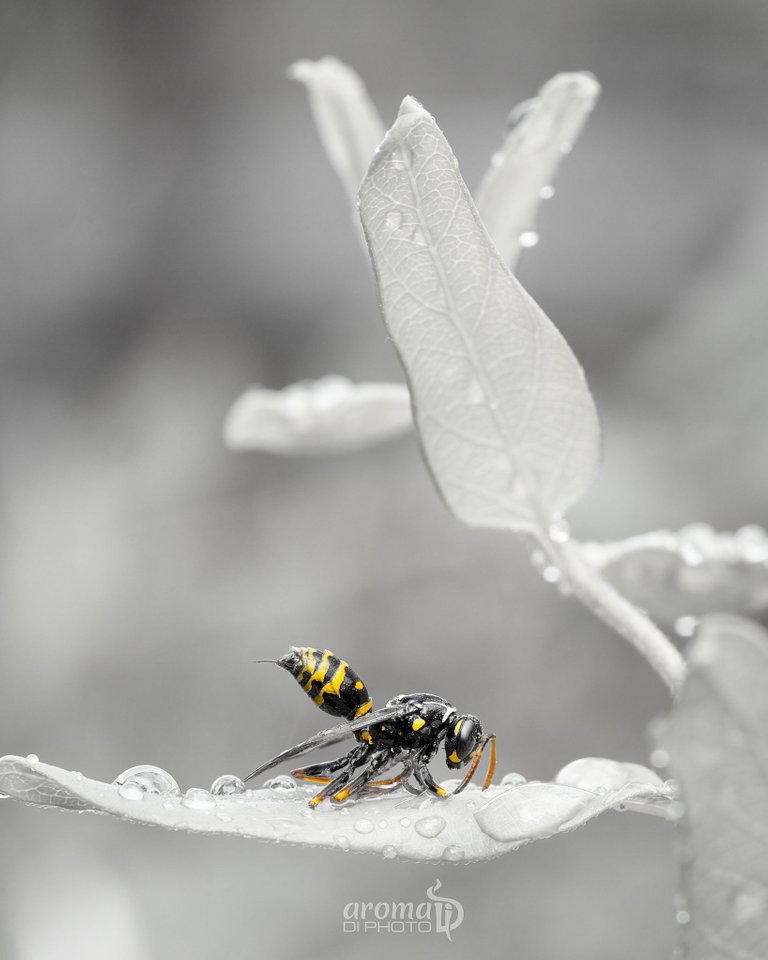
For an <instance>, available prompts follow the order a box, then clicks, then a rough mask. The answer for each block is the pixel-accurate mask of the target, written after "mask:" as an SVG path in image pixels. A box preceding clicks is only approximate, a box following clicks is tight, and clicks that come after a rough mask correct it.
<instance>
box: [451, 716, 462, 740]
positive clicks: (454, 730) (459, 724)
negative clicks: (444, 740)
mask: <svg viewBox="0 0 768 960" xmlns="http://www.w3.org/2000/svg"><path fill="white" fill-rule="evenodd" d="M462 723H464V717H462V718H461V720H459V722H458V723H457V724H456V726H455V727H454V728H453V735H454V737H458V735H459V730H461V725H462Z"/></svg>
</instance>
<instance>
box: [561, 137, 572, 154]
mask: <svg viewBox="0 0 768 960" xmlns="http://www.w3.org/2000/svg"><path fill="white" fill-rule="evenodd" d="M571 150H573V144H572V143H571V141H570V140H563V142H562V143H561V144H560V153H570V152H571Z"/></svg>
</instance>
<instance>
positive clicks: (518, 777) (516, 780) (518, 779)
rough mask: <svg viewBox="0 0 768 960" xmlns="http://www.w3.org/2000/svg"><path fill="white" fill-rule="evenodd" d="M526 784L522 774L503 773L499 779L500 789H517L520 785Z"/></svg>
mask: <svg viewBox="0 0 768 960" xmlns="http://www.w3.org/2000/svg"><path fill="white" fill-rule="evenodd" d="M527 782H528V781H527V780H526V779H525V777H524V776H523V775H522V773H505V774H504V776H503V777H502V778H501V785H502V787H519V786H520V785H521V784H523V783H527Z"/></svg>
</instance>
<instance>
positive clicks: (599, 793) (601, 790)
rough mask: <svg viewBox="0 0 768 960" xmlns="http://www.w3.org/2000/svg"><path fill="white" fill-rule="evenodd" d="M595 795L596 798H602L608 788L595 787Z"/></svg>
mask: <svg viewBox="0 0 768 960" xmlns="http://www.w3.org/2000/svg"><path fill="white" fill-rule="evenodd" d="M595 793H596V794H597V796H598V797H604V796H605V795H606V793H608V788H607V787H603V786H599V787H595Z"/></svg>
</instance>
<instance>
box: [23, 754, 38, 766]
mask: <svg viewBox="0 0 768 960" xmlns="http://www.w3.org/2000/svg"><path fill="white" fill-rule="evenodd" d="M24 759H25V760H26V761H27V763H28V764H29V765H30V767H34V765H35V764H36V763H40V757H38V755H37V754H36V753H28V754H27V755H26V757H25V758H24Z"/></svg>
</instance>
